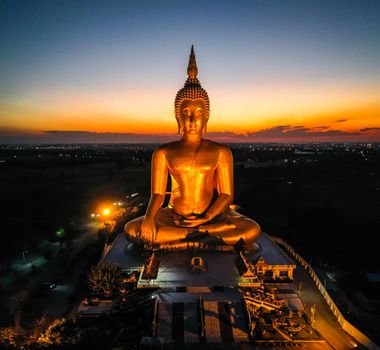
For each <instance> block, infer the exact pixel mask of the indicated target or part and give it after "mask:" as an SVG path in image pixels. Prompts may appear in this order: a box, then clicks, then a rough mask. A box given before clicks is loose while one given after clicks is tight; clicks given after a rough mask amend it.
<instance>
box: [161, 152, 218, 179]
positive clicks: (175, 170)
mask: <svg viewBox="0 0 380 350" xmlns="http://www.w3.org/2000/svg"><path fill="white" fill-rule="evenodd" d="M168 156H169V157H168V158H167V161H168V168H169V171H170V173H171V174H173V175H180V176H181V175H186V174H190V173H192V174H194V173H197V174H199V175H207V174H212V173H214V171H215V169H216V167H217V163H218V157H217V156H215V155H214V154H212V153H211V152H198V153H197V152H194V151H193V152H192V151H181V152H180V151H178V152H173V153H172V154H170V155H168Z"/></svg>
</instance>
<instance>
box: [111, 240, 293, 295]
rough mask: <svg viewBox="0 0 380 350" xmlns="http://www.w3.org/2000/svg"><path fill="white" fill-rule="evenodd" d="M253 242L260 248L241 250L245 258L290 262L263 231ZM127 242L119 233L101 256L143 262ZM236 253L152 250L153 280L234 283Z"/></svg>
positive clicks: (168, 284) (128, 263)
mask: <svg viewBox="0 0 380 350" xmlns="http://www.w3.org/2000/svg"><path fill="white" fill-rule="evenodd" d="M257 243H258V244H259V245H260V249H258V250H256V251H254V252H251V253H248V254H245V256H246V258H247V260H248V261H255V260H257V259H258V258H259V257H262V259H264V261H265V262H266V263H267V264H270V265H277V266H281V265H284V266H289V265H294V263H293V262H292V260H291V259H290V258H289V257H288V256H287V255H286V254H285V253H284V252H283V251H282V250H281V249H280V248H279V247H278V246H277V245H276V244H275V243H274V242H273V241H272V240H271V239H270V238H269V236H268V235H267V234H265V233H262V234H261V236H260V238H259V239H258V241H257ZM127 244H128V242H127V240H126V239H125V237H124V235H122V234H121V235H119V236H118V237H117V238H116V240H115V241H114V243H113V244H112V246H111V248H110V249H109V251H108V252H107V253H106V254H105V256H104V260H107V261H110V262H115V263H117V264H118V265H120V266H121V267H122V268H124V269H136V268H137V267H141V266H143V265H144V263H145V260H146V257H144V256H139V255H137V254H135V253H134V252H130V251H128V250H126V249H125V247H126V245H127ZM238 255H239V254H238V253H235V252H220V251H205V250H198V249H196V248H191V249H187V250H180V251H171V252H169V251H168V252H156V258H157V259H158V260H159V261H160V265H159V269H158V275H157V278H156V279H155V280H154V284H155V285H158V286H159V287H160V288H161V289H163V290H165V291H173V292H175V291H176V290H177V288H188V287H203V288H204V290H206V289H207V288H208V289H210V290H212V289H213V288H215V287H237V285H238V281H239V279H240V274H239V271H238V269H237V267H236V264H235V261H234V260H235V259H236V257H237V256H238ZM194 257H200V258H201V259H202V260H203V262H204V263H205V268H204V269H195V270H194V268H193V267H192V265H191V260H192V258H194ZM152 282H153V281H152Z"/></svg>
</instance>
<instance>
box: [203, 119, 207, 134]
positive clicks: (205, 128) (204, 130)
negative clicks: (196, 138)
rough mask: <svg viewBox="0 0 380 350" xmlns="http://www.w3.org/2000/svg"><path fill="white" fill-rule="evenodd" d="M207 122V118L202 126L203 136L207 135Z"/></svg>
mask: <svg viewBox="0 0 380 350" xmlns="http://www.w3.org/2000/svg"><path fill="white" fill-rule="evenodd" d="M207 122H208V120H206V122H205V126H204V127H203V135H204V136H206V135H207Z"/></svg>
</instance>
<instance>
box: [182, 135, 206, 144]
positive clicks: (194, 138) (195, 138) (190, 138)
mask: <svg viewBox="0 0 380 350" xmlns="http://www.w3.org/2000/svg"><path fill="white" fill-rule="evenodd" d="M182 141H184V142H186V143H194V144H196V143H200V142H201V141H202V136H200V135H189V134H187V135H186V134H185V135H183V136H182Z"/></svg>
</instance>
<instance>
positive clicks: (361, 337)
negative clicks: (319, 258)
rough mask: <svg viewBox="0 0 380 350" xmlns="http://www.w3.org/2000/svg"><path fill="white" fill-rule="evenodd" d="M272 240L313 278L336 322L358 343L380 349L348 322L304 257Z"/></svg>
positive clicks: (277, 238) (288, 246) (273, 237)
mask: <svg viewBox="0 0 380 350" xmlns="http://www.w3.org/2000/svg"><path fill="white" fill-rule="evenodd" d="M271 238H272V240H273V241H274V242H275V243H277V244H278V245H280V246H282V247H283V248H285V249H286V251H287V252H288V253H290V254H291V255H292V256H293V257H294V258H295V259H296V260H297V261H298V262H299V263H300V264H301V265H302V266H303V268H304V269H305V270H306V271H307V272H308V273H309V275H310V277H311V278H312V279H313V281H314V283H315V285H316V286H317V288H318V289H319V291H320V292H321V294H322V296H323V297H324V299H325V300H326V302H327V305H328V306H329V308H330V310H331V312H332V313H333V314H334V316H335V317H336V319H337V321H338V323H339V324H340V325H341V327H342V328H343V329H344V330H345V331H346V332H347V333H348V334H350V335H351V336H352V337H353V338H355V339H356V340H357V341H358V342H359V343H360V344H362V345H364V346H366V347H367V348H368V349H370V350H380V347H379V346H378V345H376V344H375V343H374V342H373V341H372V340H371V339H369V338H368V337H367V336H366V335H365V334H363V333H362V332H361V331H360V330H358V329H357V328H356V327H355V326H353V325H352V324H351V323H350V322H348V321H347V320H346V319H345V318H344V316H343V315H342V313H341V312H340V310H339V309H338V307H337V306H336V304H335V303H334V301H333V300H332V298H331V297H330V295H329V293H328V292H327V290H326V288H325V287H324V285H323V284H322V283H321V281H320V280H319V278H318V276H317V274H316V273H315V272H314V270H313V268H312V267H311V265H310V264H309V263H307V262H306V261H305V259H304V258H303V257H302V256H301V255H299V254H298V253H297V252H296V251H295V250H294V248H293V247H292V246H290V245H289V244H288V243H287V242H286V241H284V240H283V239H282V238H279V237H276V236H271Z"/></svg>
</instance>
